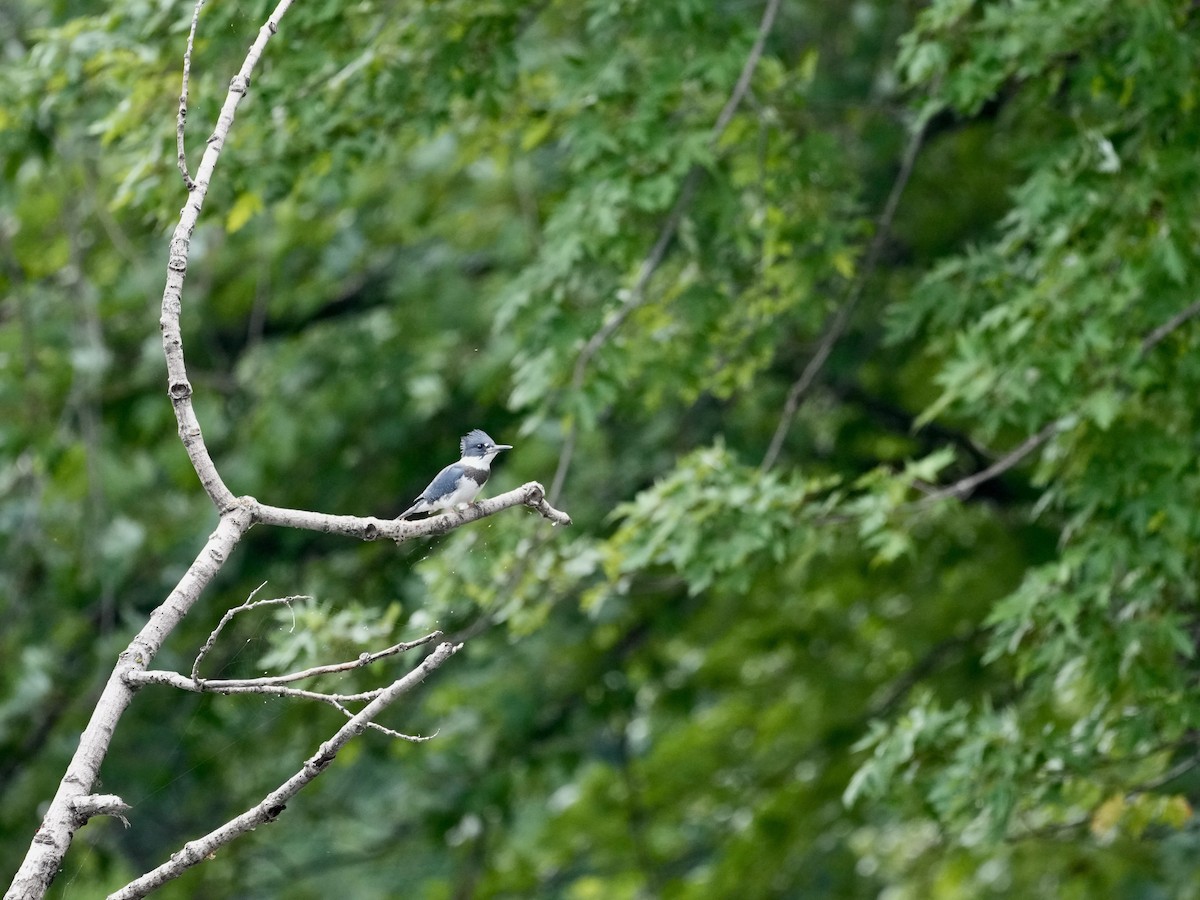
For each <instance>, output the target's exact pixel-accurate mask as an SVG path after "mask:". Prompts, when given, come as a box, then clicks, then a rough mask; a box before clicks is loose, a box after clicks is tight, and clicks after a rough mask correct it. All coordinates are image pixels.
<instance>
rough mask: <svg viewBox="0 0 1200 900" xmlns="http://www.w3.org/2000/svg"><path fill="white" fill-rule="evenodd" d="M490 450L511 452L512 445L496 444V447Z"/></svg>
mask: <svg viewBox="0 0 1200 900" xmlns="http://www.w3.org/2000/svg"><path fill="white" fill-rule="evenodd" d="M492 449H493V450H511V449H512V444H497V445H496V446H495V447H493V448H492Z"/></svg>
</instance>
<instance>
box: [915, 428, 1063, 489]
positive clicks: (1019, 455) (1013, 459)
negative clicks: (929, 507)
mask: <svg viewBox="0 0 1200 900" xmlns="http://www.w3.org/2000/svg"><path fill="white" fill-rule="evenodd" d="M1067 425H1068V420H1067V419H1055V420H1054V421H1053V422H1051V423H1050V424H1049V425H1046V426H1044V427H1043V428H1042V430H1041V431H1039V432H1038V433H1037V434H1035V435H1033V436H1032V437H1029V438H1026V439H1025V440H1024V441H1023V442H1022V443H1021V444H1019V445H1018V446H1017V447H1015V448H1014V449H1012V450H1010V451H1009V452H1008V453H1006V454H1004V455H1003V456H1002V457H1000V458H999V459H998V460H996V461H995V462H994V463H992V464H991V465H990V466H988V467H987V468H986V469H983V470H982V471H980V472H976V473H975V474H974V475H968V476H967V477H966V478H962V479H960V480H958V481H956V482H954V484H950V485H947V486H946V487H943V488H938V489H937V490H935V491H931V492H930V493H929V494H927V495H926V496H924V497H922V498H921V501H920V502H921V503H922V504H930V503H936V502H937V501H938V500H944V499H945V498H946V497H958V498H959V499H962V498H963V497H966V496H967V495H968V494H970V493H971V492H972V491H973V490H975V488H977V487H979V485H981V484H983V483H984V482H985V481H990V480H991V479H993V478H995V477H996V476H997V475H1002V474H1004V473H1005V472H1007V471H1008V470H1009V469H1011V468H1012V467H1013V466H1015V465H1016V464H1017V463H1019V462H1020V461H1021V460H1023V459H1024V458H1025V457H1027V456H1028V455H1029V454H1030V453H1032V452H1033V451H1034V450H1036V449H1037V448H1038V447H1040V446H1042V444H1044V443H1046V441H1048V440H1050V438H1052V437H1054V435H1056V434H1057V433H1058V432H1059V430H1061V429H1064V428H1066V427H1067Z"/></svg>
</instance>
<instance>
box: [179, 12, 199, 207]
mask: <svg viewBox="0 0 1200 900" xmlns="http://www.w3.org/2000/svg"><path fill="white" fill-rule="evenodd" d="M202 6H204V0H196V8H195V9H194V10H192V27H191V29H190V30H189V31H188V39H187V50H185V51H184V53H183V87H182V88H180V91H179V116H178V118H177V119H176V120H175V145H176V147H177V149H178V151H179V173H180V174H181V175H182V176H183V186H184V187H185V188H187V189H188V192H189V193H190V192H191V191H192V189H193V188H195V187H196V182H194V181H192V176H191V175H189V174H188V169H187V153H186V152H184V149H183V130H184V126H185V125H186V124H187V108H188V76H189V75H190V74H191V71H192V42H193V41H194V40H195V39H196V25H197V23H199V21H200V8H201V7H202Z"/></svg>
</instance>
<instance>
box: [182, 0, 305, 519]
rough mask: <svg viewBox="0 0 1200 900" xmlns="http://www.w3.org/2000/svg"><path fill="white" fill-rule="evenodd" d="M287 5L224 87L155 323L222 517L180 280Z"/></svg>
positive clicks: (222, 495)
mask: <svg viewBox="0 0 1200 900" xmlns="http://www.w3.org/2000/svg"><path fill="white" fill-rule="evenodd" d="M291 5H292V0H280V2H279V5H278V6H276V7H275V11H274V12H272V13H271V16H270V18H268V19H267V21H266V23H265V24H264V25H263V26H262V28H260V29H259V31H258V37H257V38H256V39H255V41H254V43H253V44H252V45H251V46H250V50H249V52H248V53H247V54H246V58H245V60H244V61H243V62H242V67H241V69H240V70H239V71H238V73H237V75H235V76H234V77H233V80H232V81H231V82H230V84H229V92H228V93H227V94H226V96H225V103H224V105H223V106H222V107H221V114H220V116H219V117H218V118H217V127H216V128H215V129H214V130H213V133H212V135H211V136H210V137H209V139H208V147H207V148H206V149H205V151H204V156H203V158H202V159H201V160H200V166H199V168H198V169H197V170H196V179H195V182H194V184H193V186H192V189H191V192H190V193H189V194H188V199H187V203H186V204H184V207H183V210H182V211H181V212H180V215H179V224H178V225H177V226H176V227H175V233H174V235H173V236H172V238H171V249H170V255H169V258H168V260H167V283H166V287H165V288H164V289H163V299H162V317H161V318H160V320H159V325H160V327H161V328H162V341H163V353H164V354H165V355H166V358H167V394H168V396H170V398H171V405H172V406H173V408H174V410H175V420H176V422H177V423H178V425H179V437H180V439H181V440H182V441H183V446H184V449H186V450H187V454H188V458H189V459H190V460H191V462H192V467H193V468H194V469H195V470H196V475H197V476H199V478H200V483H201V484H202V485H203V486H204V491H205V493H207V494H208V496H209V498H210V499H211V500H212V502H213V503H214V504H215V505H216V507H217V509H218V510H219V511H221V512H225V511H226V510H228V509H230V508H231V507H232V506H233V505H234V504H235V503H236V499H235V498H234V495H233V493H232V492H231V491H230V490H229V488H227V487H226V486H225V482H224V481H222V480H221V476H220V474H219V473H218V472H217V467H216V465H215V464H214V463H213V460H212V456H210V455H209V452H208V447H207V446H205V443H204V434H203V432H202V431H201V429H200V421H199V420H198V419H197V418H196V412H195V409H194V408H193V407H192V385H191V382H189V381H188V377H187V367H186V366H185V364H184V359H183V336H182V334H181V333H180V326H179V319H180V315H181V314H182V312H183V279H184V276H185V275H186V274H187V267H188V253H189V252H190V250H191V241H192V232H193V231H195V228H196V222H197V220H198V219H199V217H200V209H201V207H202V206H203V205H204V198H205V196H207V194H208V185H209V181H210V180H211V179H212V174H213V170H214V169H215V168H216V165H217V159H218V158H219V157H220V155H221V149H222V148H223V147H224V146H225V139H226V137H227V136H228V135H229V129H230V127H231V126H232V125H233V118H234V114H235V113H236V112H237V108H238V104H239V103H241V102H242V98H243V97H244V96H245V95H246V91H247V90H249V88H250V75H251V73H252V72H253V71H254V67H255V65H257V63H258V60H259V57H261V56H262V52H263V49H264V48H265V47H266V45H267V41H269V40H270V39H271V36H272V35H274V34H275V33H276V32H277V31H278V30H279V20H280V18H282V16H283V15H284V13H286V12H287V10H288V7H289V6H291ZM181 105H182V101H181Z"/></svg>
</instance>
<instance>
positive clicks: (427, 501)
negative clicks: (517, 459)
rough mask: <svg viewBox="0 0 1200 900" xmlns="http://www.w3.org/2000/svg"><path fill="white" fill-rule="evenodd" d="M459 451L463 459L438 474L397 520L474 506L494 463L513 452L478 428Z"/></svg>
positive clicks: (459, 444) (469, 433)
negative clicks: (508, 451) (504, 452)
mask: <svg viewBox="0 0 1200 900" xmlns="http://www.w3.org/2000/svg"><path fill="white" fill-rule="evenodd" d="M458 448H459V452H461V453H462V459H460V460H459V461H458V462H456V463H452V464H451V465H448V466H446V468H444V469H442V471H440V472H438V473H437V477H436V478H434V479H433V481H431V482H429V487H427V488H425V490H423V491H421V496H419V497H417V499H416V502H415V503H413V505H412V506H410V507H409V508H408V509H406V510H405V511H404V512H402V513H400V515H398V516H397V517H396V518H398V519H407V518H408V517H409V516H411V515H412V514H413V513H419V512H429V511H431V510H437V509H453V508H454V507H456V506H461V505H463V504H467V503H473V502H474V501H475V497H476V496H478V494H479V489H480V488H482V487H483V484H484V482H485V481H487V480H488V475H490V474H491V470H492V460H493V459H495V458H496V454H498V453H499V452H500V451H501V450H511V449H512V444H497V443H496V442H495V441H493V440H492V439H491V438H490V437H488V434H487V432H486V431H481V430H480V429H478V428H476V429H475V430H474V431H471V432H468V433H467V434H465V435H463V438H462V440H461V441H459V442H458Z"/></svg>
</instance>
